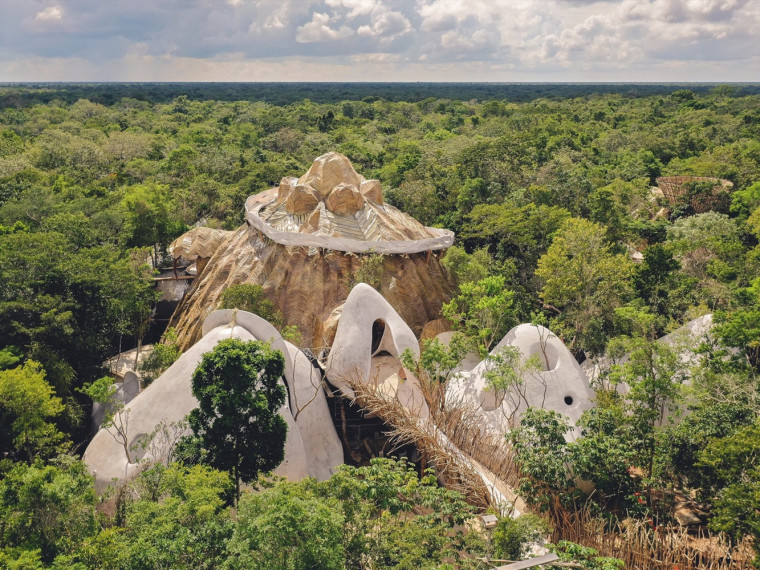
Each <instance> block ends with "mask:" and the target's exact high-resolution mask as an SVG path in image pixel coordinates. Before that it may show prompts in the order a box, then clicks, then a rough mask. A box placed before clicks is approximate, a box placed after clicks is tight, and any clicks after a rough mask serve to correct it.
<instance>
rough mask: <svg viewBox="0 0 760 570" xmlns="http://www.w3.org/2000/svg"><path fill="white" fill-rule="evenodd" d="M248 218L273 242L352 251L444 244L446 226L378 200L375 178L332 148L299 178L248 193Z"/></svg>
mask: <svg viewBox="0 0 760 570" xmlns="http://www.w3.org/2000/svg"><path fill="white" fill-rule="evenodd" d="M246 219H247V221H248V223H249V224H250V225H251V226H253V227H255V228H256V229H258V230H259V231H261V232H262V233H263V234H264V235H266V236H267V237H268V238H269V239H271V240H272V241H275V242H277V243H279V244H282V245H287V246H304V247H318V248H324V249H330V250H335V251H345V252H353V253H366V252H371V251H373V252H376V253H385V254H394V253H417V252H421V251H431V250H439V249H446V248H448V247H449V246H451V244H452V243H453V242H454V234H453V232H451V231H449V230H444V229H439V228H429V227H426V226H424V225H422V224H421V223H420V222H418V221H417V220H415V219H414V218H413V217H411V216H409V215H407V214H405V213H403V212H402V211H400V210H398V209H397V208H394V207H393V206H391V205H388V204H385V203H383V197H382V192H381V190H380V183H379V182H378V181H377V180H366V179H365V178H364V177H363V176H361V175H360V174H358V173H357V172H356V171H355V170H354V168H353V166H351V163H350V162H349V160H348V158H346V157H345V156H343V155H342V154H340V153H337V152H328V153H327V154H323V155H322V156H320V157H318V158H317V159H316V160H315V161H314V163H313V164H312V166H311V168H310V169H309V171H308V172H307V173H306V174H304V175H303V176H301V177H300V178H288V177H286V178H283V179H282V181H281V182H280V185H279V186H278V187H276V188H272V189H270V190H268V191H266V192H262V193H260V194H256V195H255V196H251V197H250V198H249V199H248V201H247V202H246Z"/></svg>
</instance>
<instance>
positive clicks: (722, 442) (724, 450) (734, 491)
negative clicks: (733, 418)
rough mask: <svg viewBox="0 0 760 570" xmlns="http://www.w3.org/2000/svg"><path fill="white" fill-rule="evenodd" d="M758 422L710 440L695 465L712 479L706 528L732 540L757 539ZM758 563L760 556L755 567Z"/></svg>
mask: <svg viewBox="0 0 760 570" xmlns="http://www.w3.org/2000/svg"><path fill="white" fill-rule="evenodd" d="M758 448H760V421H758V420H755V422H754V423H753V424H751V425H749V426H746V427H744V428H742V429H740V430H738V431H736V432H735V433H734V434H732V435H730V436H727V437H722V438H716V439H714V440H712V441H711V442H710V443H709V444H708V445H707V446H706V447H705V448H704V449H703V450H702V451H701V452H700V454H699V464H700V465H701V466H703V467H704V468H706V469H709V470H710V471H711V472H712V475H713V486H712V489H711V490H712V491H713V494H714V499H713V501H712V502H713V517H712V519H711V520H710V528H712V529H713V530H717V531H723V532H726V533H728V534H730V535H731V536H733V537H734V538H741V537H742V536H744V535H750V536H752V537H753V538H754V540H755V541H757V540H758V539H760V512H759V511H758V508H757V505H758V504H759V503H760V460H758V453H757V450H758ZM758 562H760V555H758V557H757V558H756V559H755V564H757V563H758Z"/></svg>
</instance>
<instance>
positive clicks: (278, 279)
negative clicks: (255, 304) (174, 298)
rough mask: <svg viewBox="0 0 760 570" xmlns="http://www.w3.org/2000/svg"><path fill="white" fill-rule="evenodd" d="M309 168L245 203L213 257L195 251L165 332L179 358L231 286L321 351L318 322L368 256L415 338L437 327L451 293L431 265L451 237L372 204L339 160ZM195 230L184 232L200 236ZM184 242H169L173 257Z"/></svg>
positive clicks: (375, 190) (363, 184)
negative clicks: (243, 286) (270, 306)
mask: <svg viewBox="0 0 760 570" xmlns="http://www.w3.org/2000/svg"><path fill="white" fill-rule="evenodd" d="M314 164H315V165H314V166H312V168H311V169H310V170H309V172H308V173H307V174H306V175H304V176H302V177H301V179H293V178H286V179H283V181H282V182H281V184H280V186H279V187H278V188H273V189H271V190H268V191H266V192H262V193H260V194H256V195H254V196H251V197H250V198H249V199H248V201H247V202H246V220H247V223H246V225H243V226H241V227H240V228H238V229H237V230H236V231H234V232H229V233H228V234H227V235H226V237H225V238H224V239H221V240H220V241H219V243H215V248H214V249H213V252H211V251H210V248H208V250H204V253H212V255H211V258H210V259H209V260H208V263H207V264H206V266H205V268H204V269H203V271H202V272H200V273H199V276H198V279H196V281H195V282H194V283H193V286H192V288H191V289H190V291H188V293H187V294H186V295H185V298H184V299H183V301H182V302H181V303H180V305H179V306H178V307H177V309H176V311H175V313H174V315H173V317H172V320H171V323H170V326H173V327H175V328H176V329H177V333H178V336H179V341H180V346H181V348H182V349H183V350H184V349H187V348H188V347H189V346H191V345H192V344H193V343H194V342H196V341H197V340H198V339H199V338H200V333H201V323H202V322H203V320H204V319H205V317H206V315H207V314H209V313H210V312H211V311H213V310H215V309H216V308H217V307H218V305H219V302H220V300H221V295H222V293H223V292H224V290H225V289H226V288H227V287H229V286H230V285H234V284H238V283H250V284H254V285H261V286H262V287H263V289H264V294H265V295H266V296H267V298H268V299H269V300H270V301H272V302H273V303H274V305H275V307H276V309H277V310H278V311H279V312H280V313H281V314H282V318H283V323H284V324H285V325H289V326H296V327H297V328H298V329H299V331H300V333H301V342H300V345H301V346H304V347H310V348H321V347H325V346H330V345H331V343H332V338H331V337H330V329H328V328H326V327H325V322H326V321H327V320H328V318H329V317H330V315H331V314H332V312H333V310H335V309H336V308H338V307H340V305H341V304H342V303H343V302H344V301H345V300H346V298H347V297H348V293H349V291H350V286H351V285H352V283H353V282H354V278H355V276H356V275H357V274H358V273H359V272H360V269H361V267H362V259H363V257H364V256H372V255H377V254H382V267H381V271H380V275H379V278H378V283H377V285H376V286H377V288H378V289H379V291H380V292H381V293H382V295H383V296H384V297H385V298H386V299H387V300H388V302H389V303H390V304H391V305H392V306H393V308H394V309H395V310H396V311H397V312H398V313H399V315H400V316H401V317H402V318H403V319H404V321H406V323H407V324H408V325H409V326H410V327H411V328H412V330H414V331H415V332H416V333H420V332H421V330H422V327H423V325H424V324H425V323H426V322H428V321H430V320H433V319H436V318H438V316H439V314H440V310H441V306H442V305H443V303H445V302H447V301H448V300H449V299H450V297H451V293H452V290H453V283H452V281H451V279H450V277H449V276H448V274H447V272H446V270H445V269H444V268H443V266H442V265H441V263H440V259H439V256H440V253H441V251H443V250H445V249H446V248H447V247H448V246H449V245H451V243H452V242H453V239H454V234H453V233H451V232H449V231H448V230H441V229H437V228H427V227H425V226H423V225H422V224H421V223H419V222H418V221H417V220H415V219H414V218H412V217H411V216H408V215H406V214H404V213H403V212H401V211H399V210H397V209H396V208H393V207H392V206H389V205H385V204H382V203H381V202H378V201H377V200H382V196H381V195H380V194H379V183H378V182H377V181H370V180H364V179H363V177H361V176H360V175H358V174H357V173H356V172H355V171H354V170H353V168H352V167H351V164H350V163H349V162H348V159H346V158H345V157H344V156H342V155H338V154H337V153H328V154H327V155H324V156H322V157H319V158H318V159H317V160H316V161H315V163H314ZM336 192H337V194H336V197H335V198H334V199H333V200H330V197H331V196H332V195H333V193H336ZM309 197H310V198H309ZM314 204H316V205H314ZM355 207H358V208H359V209H358V210H356V211H351V210H352V208H355ZM309 208H311V209H309ZM331 208H332V209H331ZM304 209H306V211H303V212H302V210H304ZM201 230H202V228H198V229H197V230H192V231H193V232H196V234H203V235H205V234H204V232H201ZM186 235H187V234H186ZM199 237H200V236H199V235H195V237H194V238H193V239H192V240H190V242H191V244H194V243H195V242H196V241H199ZM207 239H208V238H207ZM185 241H186V236H182V237H180V238H179V239H178V240H177V241H176V242H175V243H177V244H178V251H180V250H181V249H182V248H181V247H179V246H180V245H181V244H184V242H185Z"/></svg>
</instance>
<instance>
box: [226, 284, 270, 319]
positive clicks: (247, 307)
mask: <svg viewBox="0 0 760 570" xmlns="http://www.w3.org/2000/svg"><path fill="white" fill-rule="evenodd" d="M219 308H220V309H240V310H241V311H248V312H249V313H254V314H256V315H259V316H260V317H261V318H262V319H264V320H267V321H269V322H270V323H272V324H274V325H275V326H277V325H279V324H281V322H282V315H280V313H279V312H278V311H277V309H276V308H275V306H274V303H272V301H270V300H269V299H267V298H266V296H265V295H264V288H263V287H262V286H261V285H254V284H252V283H237V284H235V285H230V286H229V287H227V288H226V289H225V290H224V292H223V293H222V301H221V304H220V305H219Z"/></svg>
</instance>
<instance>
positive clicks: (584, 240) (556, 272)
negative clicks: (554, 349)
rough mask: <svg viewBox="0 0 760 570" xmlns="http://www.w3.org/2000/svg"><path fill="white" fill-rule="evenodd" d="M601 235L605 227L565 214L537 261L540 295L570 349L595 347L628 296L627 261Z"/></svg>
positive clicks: (629, 268) (629, 267)
mask: <svg viewBox="0 0 760 570" xmlns="http://www.w3.org/2000/svg"><path fill="white" fill-rule="evenodd" d="M606 234H607V232H606V229H605V228H604V226H601V225H599V224H595V223H593V222H589V221H588V220H584V219H582V218H570V219H568V220H567V221H565V223H564V224H562V227H561V229H560V230H559V232H558V234H557V235H556V237H555V238H554V241H552V244H551V246H549V249H548V250H547V252H546V253H545V254H544V255H543V256H542V257H541V259H539V260H538V268H537V269H536V275H537V276H538V277H539V278H540V279H541V280H542V281H543V288H542V289H541V298H542V299H543V302H544V304H545V305H546V306H547V307H548V308H550V309H552V310H553V311H554V312H555V313H557V317H556V319H555V321H554V323H555V330H556V329H559V331H560V332H561V334H562V335H563V336H564V337H565V338H566V339H569V342H568V343H567V344H568V348H569V349H570V350H572V351H577V350H588V351H591V352H594V353H596V352H600V351H601V350H602V349H603V348H604V345H605V344H606V336H607V334H608V333H609V329H610V328H611V316H612V314H613V312H614V309H615V308H616V307H619V306H621V305H622V304H623V303H624V301H625V299H626V297H628V295H629V290H630V284H629V281H630V277H631V274H632V272H633V265H632V262H631V261H630V260H629V259H628V257H627V256H626V255H621V254H615V253H613V252H612V249H611V246H610V244H609V243H608V242H607V239H606Z"/></svg>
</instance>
